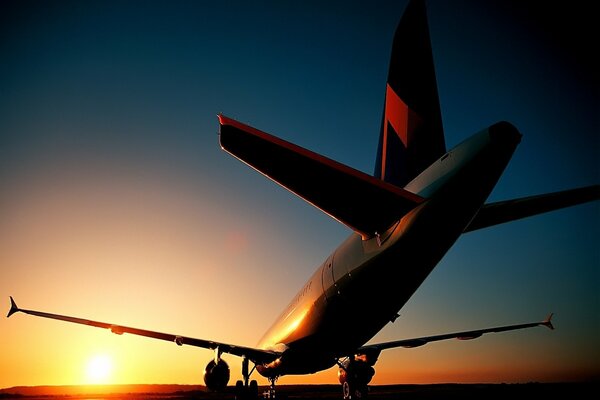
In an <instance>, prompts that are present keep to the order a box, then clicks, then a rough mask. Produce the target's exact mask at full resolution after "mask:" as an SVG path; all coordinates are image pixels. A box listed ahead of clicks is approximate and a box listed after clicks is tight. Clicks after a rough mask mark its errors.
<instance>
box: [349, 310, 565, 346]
mask: <svg viewBox="0 0 600 400" xmlns="http://www.w3.org/2000/svg"><path fill="white" fill-rule="evenodd" d="M552 315H553V314H550V315H548V317H547V318H546V319H545V320H543V321H541V322H530V323H527V324H518V325H505V326H498V327H495V328H486V329H477V330H473V331H463V332H455V333H446V334H443V335H436V336H425V337H420V338H414V339H403V340H395V341H393V342H384V343H378V344H370V345H366V346H363V347H361V348H359V349H358V351H357V353H358V354H363V353H369V352H380V351H382V350H385V349H391V348H395V347H405V348H413V347H419V346H423V345H426V344H427V343H430V342H437V341H440V340H447V339H458V340H471V339H477V338H478V337H480V336H482V335H484V334H486V333H490V332H494V333H497V332H506V331H514V330H517V329H525V328H533V327H536V326H545V327H547V328H550V329H554V326H553V325H552Z"/></svg>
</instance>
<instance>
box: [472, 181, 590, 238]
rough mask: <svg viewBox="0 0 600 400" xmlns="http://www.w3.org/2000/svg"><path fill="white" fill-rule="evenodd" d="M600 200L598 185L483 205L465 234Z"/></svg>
mask: <svg viewBox="0 0 600 400" xmlns="http://www.w3.org/2000/svg"><path fill="white" fill-rule="evenodd" d="M598 199H600V185H592V186H586V187H582V188H578V189H571V190H565V191H561V192H554V193H547V194H542V195H537V196H530V197H523V198H519V199H514V200H506V201H500V202H497V203H489V204H485V205H484V206H483V207H482V208H481V210H479V212H478V213H477V215H476V216H475V218H474V219H473V220H472V221H471V223H470V224H469V226H467V228H466V229H465V232H470V231H474V230H477V229H482V228H487V227H489V226H493V225H498V224H503V223H505V222H510V221H514V220H517V219H521V218H526V217H530V216H532V215H537V214H542V213H545V212H549V211H554V210H558V209H560V208H565V207H571V206H574V205H577V204H581V203H586V202H588V201H593V200H598Z"/></svg>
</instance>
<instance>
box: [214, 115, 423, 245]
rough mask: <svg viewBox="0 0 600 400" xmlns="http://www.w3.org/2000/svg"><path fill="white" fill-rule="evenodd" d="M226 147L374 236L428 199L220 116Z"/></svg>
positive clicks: (299, 194) (349, 223)
mask: <svg viewBox="0 0 600 400" xmlns="http://www.w3.org/2000/svg"><path fill="white" fill-rule="evenodd" d="M219 123H220V133H219V135H220V139H219V140H220V143H221V147H222V148H223V150H225V151H227V152H228V153H230V154H231V155H233V156H234V157H236V158H238V159H239V160H241V161H243V162H244V163H246V164H248V165H249V166H251V167H252V168H254V169H256V170H257V171H258V172H260V173H262V174H263V175H265V176H267V177H268V178H270V179H272V180H273V181H275V182H276V183H278V184H280V185H281V186H283V187H285V188H286V189H288V190H290V191H291V192H293V193H295V194H296V195H298V196H300V197H301V198H303V199H304V200H306V201H307V202H309V203H310V204H312V205H314V206H315V207H317V208H319V209H320V210H322V211H323V212H325V213H326V214H328V215H329V216H331V217H333V218H334V219H336V220H337V221H339V222H341V223H343V224H345V225H346V226H348V227H350V228H351V229H352V230H354V231H356V232H358V233H360V234H361V235H362V236H363V237H370V236H372V235H373V234H375V233H376V232H382V231H384V230H385V229H387V228H388V227H389V226H390V225H391V224H392V223H394V222H395V221H397V220H398V219H400V218H401V217H402V216H403V215H404V214H406V213H407V212H408V211H410V210H412V209H413V208H414V207H416V206H417V205H418V204H419V203H421V202H422V201H424V199H423V198H422V197H420V196H418V195H416V194H414V193H411V192H409V191H407V190H404V189H401V188H399V187H397V186H395V185H392V184H390V183H387V182H384V181H382V180H380V179H377V178H375V177H373V176H371V175H368V174H365V173H363V172H360V171H358V170H355V169H353V168H350V167H348V166H346V165H343V164H341V163H338V162H336V161H334V160H331V159H329V158H326V157H323V156H321V155H319V154H317V153H314V152H312V151H309V150H306V149H304V148H302V147H300V146H296V145H295V144H292V143H290V142H287V141H285V140H282V139H279V138H277V137H275V136H272V135H269V134H268V133H265V132H261V131H259V130H258V129H255V128H252V127H250V126H248V125H244V124H242V123H240V122H237V121H234V120H232V119H230V118H227V117H225V116H223V115H219Z"/></svg>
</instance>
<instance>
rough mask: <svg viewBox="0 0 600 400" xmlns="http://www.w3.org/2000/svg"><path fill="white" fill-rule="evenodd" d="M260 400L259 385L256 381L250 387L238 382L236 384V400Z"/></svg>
mask: <svg viewBox="0 0 600 400" xmlns="http://www.w3.org/2000/svg"><path fill="white" fill-rule="evenodd" d="M257 399H258V384H257V383H256V381H254V380H253V381H251V382H250V385H249V386H244V382H242V381H237V382H236V383H235V400H257Z"/></svg>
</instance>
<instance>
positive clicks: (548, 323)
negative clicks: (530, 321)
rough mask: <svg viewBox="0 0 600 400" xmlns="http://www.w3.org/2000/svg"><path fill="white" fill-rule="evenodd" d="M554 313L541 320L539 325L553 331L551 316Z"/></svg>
mask: <svg viewBox="0 0 600 400" xmlns="http://www.w3.org/2000/svg"><path fill="white" fill-rule="evenodd" d="M553 315H554V313H550V314H549V315H548V316H547V317H546V319H545V320H543V321H542V322H541V323H540V325H544V326H545V327H547V328H549V329H552V330H554V325H552V316H553Z"/></svg>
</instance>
